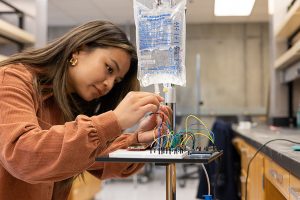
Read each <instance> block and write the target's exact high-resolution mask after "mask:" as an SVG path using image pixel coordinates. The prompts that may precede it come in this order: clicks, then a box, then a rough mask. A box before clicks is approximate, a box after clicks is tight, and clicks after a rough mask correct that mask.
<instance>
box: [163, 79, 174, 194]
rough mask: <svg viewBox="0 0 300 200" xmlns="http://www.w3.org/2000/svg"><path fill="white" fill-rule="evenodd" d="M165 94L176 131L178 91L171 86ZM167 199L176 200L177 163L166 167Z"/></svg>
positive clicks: (171, 120)
mask: <svg viewBox="0 0 300 200" xmlns="http://www.w3.org/2000/svg"><path fill="white" fill-rule="evenodd" d="M164 89H166V91H164V92H165V103H166V104H167V106H170V107H171V109H172V112H173V114H172V116H171V119H170V122H171V124H172V129H173V131H175V129H176V122H175V117H176V104H175V103H176V90H175V86H174V85H171V86H169V87H166V88H164ZM166 199H167V200H176V165H175V163H168V164H167V165H166Z"/></svg>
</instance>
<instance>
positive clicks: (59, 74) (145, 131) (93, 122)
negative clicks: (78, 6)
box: [0, 21, 170, 200]
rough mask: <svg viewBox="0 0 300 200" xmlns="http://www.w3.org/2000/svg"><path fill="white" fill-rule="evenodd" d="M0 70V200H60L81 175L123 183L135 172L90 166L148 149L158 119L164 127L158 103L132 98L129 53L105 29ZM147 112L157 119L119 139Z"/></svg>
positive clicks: (86, 30) (122, 40)
mask: <svg viewBox="0 0 300 200" xmlns="http://www.w3.org/2000/svg"><path fill="white" fill-rule="evenodd" d="M0 66H1V67H0V199H5V200H10V199H11V200H16V199H22V200H27V199H28V200H29V199H30V200H41V199H49V200H51V199H55V200H57V199H59V200H60V199H67V197H68V193H69V192H70V188H71V183H72V181H73V179H74V177H76V176H77V175H79V174H81V173H82V172H83V171H85V170H88V171H89V172H90V173H92V174H93V175H95V176H97V177H99V178H101V179H105V178H111V177H126V176H129V175H131V174H133V173H135V172H136V171H137V170H139V169H140V168H141V167H142V164H133V163H96V162H95V158H96V157H97V156H100V155H105V154H108V153H109V152H111V151H114V150H116V149H119V148H126V147H128V146H129V145H131V144H133V143H136V142H151V141H153V129H154V128H155V127H156V126H157V123H158V120H159V118H157V116H160V115H163V117H161V118H160V119H163V121H165V120H168V117H167V116H168V114H169V112H170V110H169V109H168V108H167V107H164V106H160V102H161V101H163V98H162V97H160V96H158V95H155V94H153V93H147V92H135V91H136V90H137V89H138V81H137V79H136V75H137V57H136V52H135V48H134V47H133V46H132V45H131V43H130V42H129V41H128V40H127V37H126V35H125V34H124V33H123V32H122V31H121V30H120V29H119V28H118V27H116V26H115V25H113V24H111V23H109V22H103V21H93V22H89V23H87V24H84V25H82V26H79V27H77V28H75V29H73V30H71V31H70V32H68V33H67V34H65V35H64V36H62V37H61V38H59V39H58V40H56V41H54V42H52V43H50V44H49V45H47V46H46V47H44V48H41V49H37V50H27V51H24V52H21V53H19V54H16V55H13V56H11V57H10V58H8V59H7V60H5V61H3V62H1V63H0ZM149 112H153V113H154V112H159V113H160V115H156V114H154V115H151V116H150V117H148V118H145V119H144V120H143V121H142V123H140V126H139V128H138V130H137V133H134V134H125V133H123V134H122V132H123V130H125V129H127V128H129V127H131V126H133V125H134V124H136V123H138V122H139V121H140V120H141V119H143V117H144V116H145V114H146V113H149Z"/></svg>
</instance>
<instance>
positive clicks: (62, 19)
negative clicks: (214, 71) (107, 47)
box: [0, 0, 269, 26]
mask: <svg viewBox="0 0 300 200" xmlns="http://www.w3.org/2000/svg"><path fill="white" fill-rule="evenodd" d="M35 1H38V0H9V1H8V0H7V2H10V3H11V4H13V5H15V6H16V7H18V8H20V9H22V10H24V11H25V13H27V14H28V15H30V16H35V13H36V12H35ZM187 1H188V3H187V23H190V24H198V23H232V22H234V23H235V22H246V23H247V22H267V21H268V19H269V17H268V0H256V2H255V5H254V8H253V10H252V14H251V15H250V16H248V17H216V16H214V14H213V13H214V0H187ZM4 8H5V6H3V5H0V10H3V9H4ZM6 10H7V7H6ZM95 19H102V20H109V21H112V22H114V23H116V24H133V23H134V17H133V0H48V24H49V25H50V26H73V25H76V24H80V23H84V22H87V21H90V20H95Z"/></svg>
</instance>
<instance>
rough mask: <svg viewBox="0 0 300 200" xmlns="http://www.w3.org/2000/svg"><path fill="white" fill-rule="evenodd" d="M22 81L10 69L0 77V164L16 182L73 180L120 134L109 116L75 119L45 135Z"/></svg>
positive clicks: (110, 112) (57, 126)
mask: <svg viewBox="0 0 300 200" xmlns="http://www.w3.org/2000/svg"><path fill="white" fill-rule="evenodd" d="M18 72H19V71H18ZM20 74H21V75H20ZM24 77H25V78H24ZM26 77H27V76H25V75H24V76H22V73H15V72H14V71H13V70H10V71H9V72H6V71H4V70H1V72H0V99H1V100H0V162H1V165H2V166H3V167H4V168H5V169H6V170H7V171H8V172H9V173H10V174H12V175H13V176H15V177H16V178H18V179H20V180H23V181H25V182H28V183H32V184H34V183H39V182H48V181H50V182H52V181H61V180H64V179H66V178H69V177H72V176H74V175H77V174H79V173H81V172H82V171H84V170H85V169H87V168H89V167H90V166H91V165H92V164H93V163H94V162H95V157H96V156H97V155H98V154H99V153H101V152H103V151H104V150H105V149H106V148H107V146H108V144H109V142H110V141H112V140H113V139H114V138H116V137H118V136H119V135H120V134H121V128H120V126H119V124H118V122H117V118H116V116H115V115H114V113H113V112H112V111H109V112H106V113H104V114H101V115H98V116H93V117H87V116H84V115H79V116H78V117H77V118H76V119H75V121H71V122H67V123H65V124H63V125H54V126H51V127H50V128H49V129H47V130H43V129H42V128H41V127H40V126H39V123H38V121H39V120H38V117H37V115H36V111H37V108H36V107H37V105H36V100H35V99H34V97H33V96H34V95H33V94H34V92H33V91H34V89H33V87H32V85H31V84H28V82H26V80H23V79H26Z"/></svg>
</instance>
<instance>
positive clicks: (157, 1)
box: [156, 0, 173, 7]
mask: <svg viewBox="0 0 300 200" xmlns="http://www.w3.org/2000/svg"><path fill="white" fill-rule="evenodd" d="M161 5H162V3H161V0H156V7H158V6H161ZM170 5H171V6H172V5H173V0H170Z"/></svg>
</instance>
